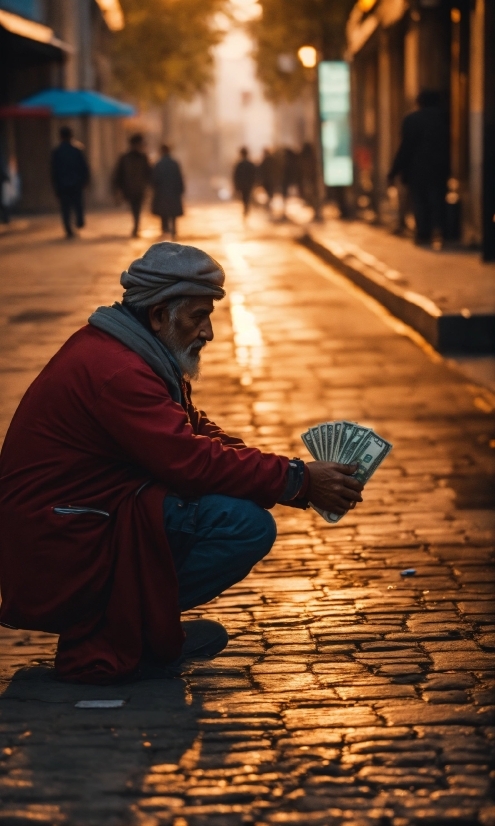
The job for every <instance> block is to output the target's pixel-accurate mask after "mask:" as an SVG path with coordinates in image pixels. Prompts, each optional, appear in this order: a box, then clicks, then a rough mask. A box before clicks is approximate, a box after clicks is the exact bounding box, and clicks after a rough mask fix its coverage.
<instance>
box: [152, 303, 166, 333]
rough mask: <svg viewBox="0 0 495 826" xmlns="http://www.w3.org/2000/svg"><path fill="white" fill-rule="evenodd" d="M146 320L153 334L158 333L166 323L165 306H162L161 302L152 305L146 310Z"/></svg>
mask: <svg viewBox="0 0 495 826" xmlns="http://www.w3.org/2000/svg"><path fill="white" fill-rule="evenodd" d="M148 318H149V322H150V327H151V329H152V330H153V332H154V333H159V332H160V331H161V329H162V327H163V325H164V323H166V322H167V321H168V311H167V305H166V304H163V302H162V303H161V304H153V306H152V307H150V308H149V310H148Z"/></svg>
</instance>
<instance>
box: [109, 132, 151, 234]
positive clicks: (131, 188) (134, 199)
mask: <svg viewBox="0 0 495 826" xmlns="http://www.w3.org/2000/svg"><path fill="white" fill-rule="evenodd" d="M144 148H145V147H144V138H143V136H142V135H141V134H140V133H138V134H136V135H132V136H131V138H130V139H129V151H128V152H126V153H125V154H124V155H121V157H120V158H119V161H118V163H117V166H116V168H115V172H114V175H113V188H114V190H115V191H116V192H120V193H121V194H122V197H123V198H124V200H125V201H127V202H128V204H129V206H130V208H131V212H132V217H133V220H134V225H133V228H132V237H133V238H137V236H138V234H139V219H140V217H141V210H142V208H143V201H144V196H145V194H146V189H147V187H148V186H149V184H150V180H151V166H150V162H149V161H148V156H147V155H146V152H145V151H144Z"/></svg>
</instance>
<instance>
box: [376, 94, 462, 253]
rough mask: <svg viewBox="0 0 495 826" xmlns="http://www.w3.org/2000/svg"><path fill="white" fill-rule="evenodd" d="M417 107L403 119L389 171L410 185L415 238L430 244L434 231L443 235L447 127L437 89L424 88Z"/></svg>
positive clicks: (392, 175)
mask: <svg viewBox="0 0 495 826" xmlns="http://www.w3.org/2000/svg"><path fill="white" fill-rule="evenodd" d="M417 104H418V109H417V111H415V112H411V114H409V115H406V117H405V118H404V120H403V122H402V141H401V144H400V146H399V149H398V151H397V154H396V156H395V159H394V162H393V164H392V168H391V170H390V172H389V174H388V183H389V184H392V183H393V181H394V178H395V176H396V175H400V176H401V179H402V182H403V183H404V184H406V185H407V186H408V188H409V194H410V196H411V202H412V207H413V212H414V218H415V221H416V233H415V241H416V243H417V244H429V243H430V242H431V241H432V238H433V234H434V233H439V234H440V235H442V234H443V228H444V212H445V193H446V189H447V179H448V176H449V128H448V122H447V118H446V116H445V114H444V112H443V110H442V108H441V106H440V95H439V93H438V92H433V91H428V90H424V91H422V92H420V94H419V95H418V98H417Z"/></svg>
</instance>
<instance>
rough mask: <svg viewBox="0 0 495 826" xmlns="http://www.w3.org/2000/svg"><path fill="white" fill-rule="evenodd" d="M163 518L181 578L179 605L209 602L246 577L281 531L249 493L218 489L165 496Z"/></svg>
mask: <svg viewBox="0 0 495 826" xmlns="http://www.w3.org/2000/svg"><path fill="white" fill-rule="evenodd" d="M163 521H164V525H165V532H166V534H167V538H168V541H169V544H170V550H171V552H172V556H173V559H174V564H175V569H176V571H177V577H178V580H179V606H180V610H181V611H187V610H188V609H190V608H195V607H196V606H198V605H203V604H204V603H205V602H209V601H210V600H211V599H214V597H217V596H218V595H219V594H221V593H222V591H225V590H226V588H230V586H231V585H234V583H235V582H239V581H240V580H241V579H244V577H246V576H247V575H248V573H249V571H250V570H251V568H252V567H253V565H256V563H257V562H259V560H260V559H263V557H264V556H266V554H267V553H268V552H269V550H270V549H271V547H272V545H273V543H274V542H275V538H276V535H277V529H276V525H275V520H274V519H273V517H272V515H271V514H270V513H268V511H265V510H263V508H260V507H259V506H258V505H255V503H254V502H250V501H248V500H246V499H233V498H232V497H230V496H220V495H217V494H213V495H210V496H201V497H200V498H199V499H197V500H194V501H191V500H184V499H180V498H179V497H178V496H166V497H165V499H164V500H163Z"/></svg>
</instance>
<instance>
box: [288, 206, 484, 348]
mask: <svg viewBox="0 0 495 826" xmlns="http://www.w3.org/2000/svg"><path fill="white" fill-rule="evenodd" d="M288 215H289V217H290V219H291V220H292V221H294V222H295V223H297V224H299V225H300V226H301V227H303V228H304V234H303V236H302V238H301V240H302V242H303V243H305V244H306V245H307V246H308V247H309V248H310V249H312V250H313V251H314V252H316V253H317V254H318V255H320V256H321V257H322V258H324V259H325V260H326V261H328V262H329V263H332V264H335V265H336V266H337V267H338V268H339V269H340V270H342V271H343V272H344V273H345V274H346V275H347V276H348V277H349V278H350V279H351V280H352V281H354V282H355V283H356V284H357V285H358V286H359V287H361V288H362V289H364V290H365V291H366V292H368V293H369V294H370V295H372V296H373V297H374V298H376V299H377V300H378V301H380V302H381V303H382V304H383V305H384V306H385V307H387V309H389V310H390V312H392V313H393V314H394V315H396V316H397V317H398V318H400V319H401V320H402V321H405V322H406V323H407V324H409V325H410V326H411V327H413V328H414V329H415V330H417V331H418V332H419V333H421V335H422V336H423V337H424V338H425V339H426V340H427V341H428V342H429V343H430V344H432V345H433V346H434V347H435V348H436V349H438V350H439V351H440V352H442V353H463V354H468V353H485V354H487V353H495V264H483V263H482V262H481V261H480V258H479V254H478V253H470V252H464V251H459V250H445V251H441V252H434V251H432V250H429V249H423V248H419V247H416V246H415V245H414V244H413V243H412V241H411V240H410V239H405V238H400V237H397V236H394V235H391V234H390V233H389V232H388V231H387V230H385V229H384V228H381V227H374V226H370V225H369V224H365V223H364V222H361V221H352V222H348V221H341V220H339V219H336V218H333V217H332V215H331V209H329V210H327V217H326V220H325V222H324V223H323V224H313V223H311V224H308V223H307V221H308V210H306V209H305V208H304V207H301V206H300V205H299V204H297V203H295V202H293V203H292V204H291V205H290V207H289V209H288Z"/></svg>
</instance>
